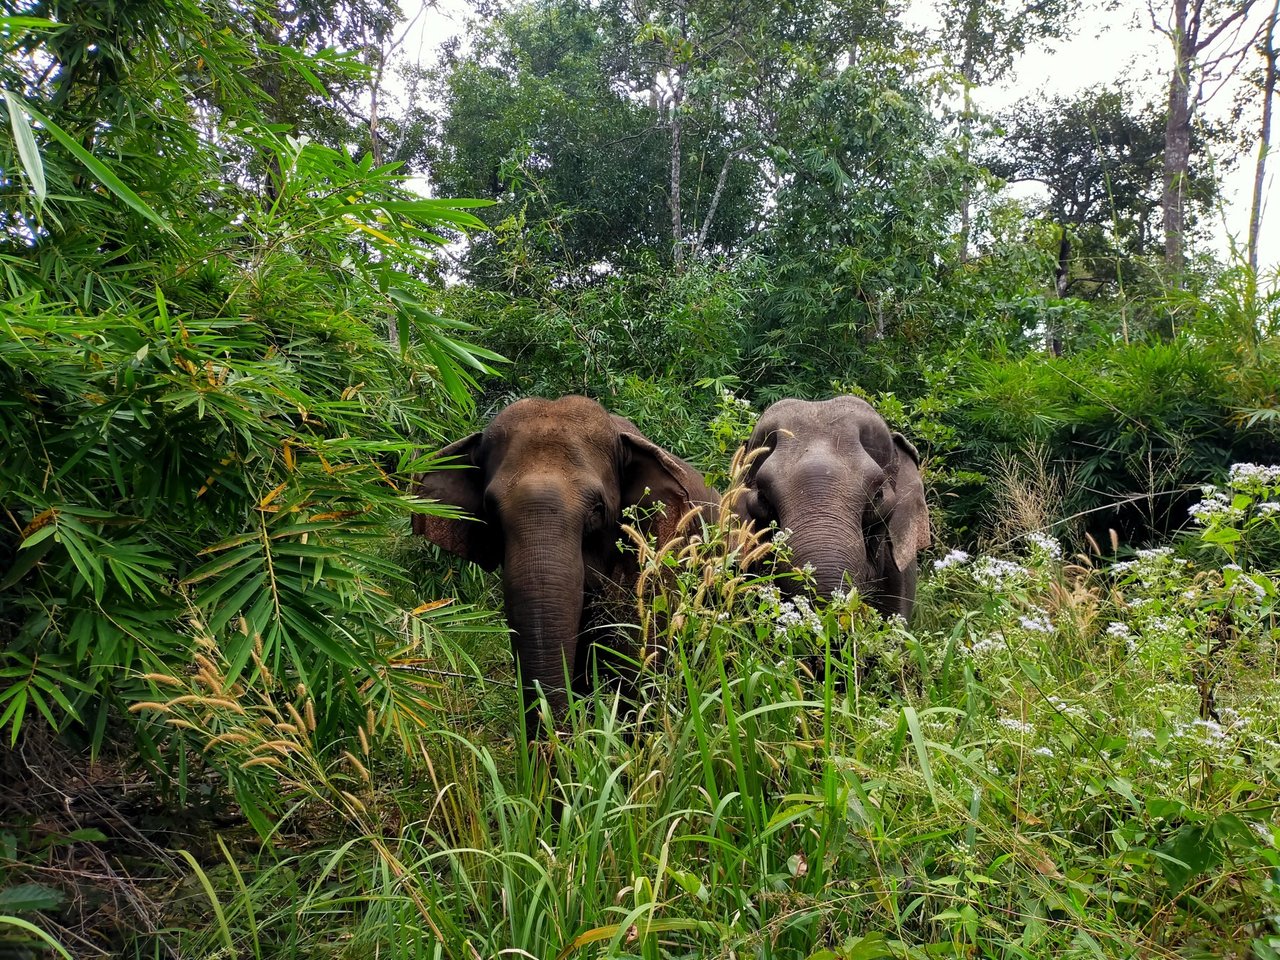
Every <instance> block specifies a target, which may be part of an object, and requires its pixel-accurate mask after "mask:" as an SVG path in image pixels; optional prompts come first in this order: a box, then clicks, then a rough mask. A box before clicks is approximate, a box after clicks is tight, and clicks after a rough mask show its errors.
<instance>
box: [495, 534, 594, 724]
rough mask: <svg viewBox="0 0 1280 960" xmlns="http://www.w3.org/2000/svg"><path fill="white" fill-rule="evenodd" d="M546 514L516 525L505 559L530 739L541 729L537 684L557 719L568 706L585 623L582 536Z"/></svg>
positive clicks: (506, 589) (505, 582)
mask: <svg viewBox="0 0 1280 960" xmlns="http://www.w3.org/2000/svg"><path fill="white" fill-rule="evenodd" d="M561 526H565V524H561V523H556V522H555V521H554V520H550V519H549V518H548V517H546V516H545V515H541V516H537V515H535V516H532V517H530V519H529V522H525V523H517V524H513V525H512V526H511V527H509V528H508V531H507V532H508V537H507V544H506V551H505V559H504V563H503V592H504V600H505V606H506V613H507V623H508V625H509V626H510V627H511V643H512V647H513V649H514V651H515V657H516V664H517V666H518V667H519V670H520V677H521V683H522V687H523V699H524V709H525V729H526V733H527V734H528V736H529V739H531V740H532V739H536V737H537V733H538V715H537V712H536V705H537V702H538V692H537V686H536V685H540V686H541V687H542V693H543V695H544V696H545V697H546V698H547V704H548V706H549V707H550V708H551V713H552V717H553V718H555V719H559V718H561V717H563V716H564V714H565V711H566V710H567V708H568V691H567V689H566V683H567V681H571V680H572V678H573V675H574V661H575V657H576V655H577V645H578V633H579V631H580V630H581V627H582V607H583V576H584V564H583V559H582V552H581V549H580V547H579V546H578V544H579V543H580V542H581V539H582V538H581V534H580V532H577V531H572V532H571V531H568V530H561V529H559V528H560V527H561Z"/></svg>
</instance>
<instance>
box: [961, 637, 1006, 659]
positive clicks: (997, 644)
mask: <svg viewBox="0 0 1280 960" xmlns="http://www.w3.org/2000/svg"><path fill="white" fill-rule="evenodd" d="M1003 649H1004V642H1003V641H1002V640H1001V639H1000V638H999V637H983V638H982V639H981V640H975V641H974V643H973V646H972V647H970V648H969V652H970V653H971V654H973V655H974V656H975V657H985V656H987V655H988V654H992V653H996V652H998V651H1000V650H1003Z"/></svg>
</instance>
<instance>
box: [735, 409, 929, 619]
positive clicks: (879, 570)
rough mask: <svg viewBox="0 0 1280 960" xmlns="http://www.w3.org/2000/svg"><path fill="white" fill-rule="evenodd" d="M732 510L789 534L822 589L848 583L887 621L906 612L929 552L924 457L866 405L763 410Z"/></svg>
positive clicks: (800, 561) (826, 592) (797, 558)
mask: <svg viewBox="0 0 1280 960" xmlns="http://www.w3.org/2000/svg"><path fill="white" fill-rule="evenodd" d="M759 448H763V451H761V452H759V453H758V454H757V455H756V457H755V459H754V460H752V461H751V463H750V465H749V467H748V470H747V476H746V478H745V482H744V485H745V487H746V489H745V491H744V492H743V493H742V495H741V496H740V497H739V498H738V500H737V502H736V503H735V504H734V511H735V512H736V513H737V514H738V515H739V517H741V518H742V519H743V520H745V521H749V522H753V523H754V524H755V525H757V526H758V527H765V526H767V525H769V524H770V523H771V522H775V521H776V523H777V525H778V527H780V528H782V529H786V530H789V531H790V533H789V534H788V536H787V541H786V542H787V544H788V545H789V546H790V548H791V558H792V563H793V564H794V565H795V566H797V567H806V566H811V567H812V572H813V578H814V582H815V585H816V587H817V590H818V592H819V593H820V594H821V595H823V596H826V597H830V596H831V595H832V594H833V593H834V592H835V591H837V590H840V589H847V585H848V584H851V585H852V586H854V587H857V589H858V592H859V594H861V595H862V596H863V597H864V598H866V600H867V602H868V603H869V604H870V605H871V606H873V607H874V608H876V609H877V610H879V611H880V612H881V613H882V614H884V615H886V616H889V615H892V614H900V615H901V616H902V617H903V618H904V619H909V618H910V616H911V608H912V606H913V604H914V602H915V593H916V577H917V574H918V566H917V561H916V554H917V553H918V552H919V551H920V550H922V549H924V548H925V547H927V546H929V542H930V537H929V511H928V507H927V506H926V504H925V498H924V484H923V483H922V482H921V480H920V469H919V465H920V455H919V453H917V452H916V448H915V447H914V446H912V445H911V443H910V442H909V441H908V440H907V439H906V438H905V437H904V436H902V434H900V433H897V432H894V431H892V430H890V429H889V426H888V424H887V423H885V421H884V418H882V417H881V416H880V415H879V414H878V413H876V411H875V410H874V409H873V408H872V406H871V405H870V404H869V403H867V402H866V401H864V400H862V399H860V398H858V397H853V396H839V397H834V398H832V399H830V400H818V401H806V400H794V399H787V400H780V401H778V402H777V403H775V404H773V405H772V406H770V407H769V408H768V409H766V410H765V411H764V413H763V414H761V416H760V419H759V421H758V422H757V424H756V427H755V430H754V431H753V432H752V434H751V439H750V440H749V441H748V444H747V448H746V449H747V450H748V451H754V450H758V449H759Z"/></svg>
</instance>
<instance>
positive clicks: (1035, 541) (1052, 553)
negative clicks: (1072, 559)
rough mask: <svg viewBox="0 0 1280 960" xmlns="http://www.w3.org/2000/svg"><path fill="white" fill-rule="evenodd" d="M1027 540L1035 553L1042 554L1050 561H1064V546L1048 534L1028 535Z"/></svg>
mask: <svg viewBox="0 0 1280 960" xmlns="http://www.w3.org/2000/svg"><path fill="white" fill-rule="evenodd" d="M1026 540H1027V542H1028V543H1029V544H1031V549H1032V552H1033V553H1038V554H1041V555H1043V556H1044V557H1046V558H1047V559H1049V560H1061V559H1062V544H1060V543H1059V542H1058V541H1057V540H1056V539H1054V538H1053V537H1051V536H1049V535H1048V534H1044V533H1038V532H1036V533H1028V534H1027V536H1026Z"/></svg>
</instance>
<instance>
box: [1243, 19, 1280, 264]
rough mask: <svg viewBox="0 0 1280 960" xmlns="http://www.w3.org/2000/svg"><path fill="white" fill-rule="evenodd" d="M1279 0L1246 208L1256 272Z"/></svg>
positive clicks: (1270, 30)
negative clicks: (1249, 199) (1254, 162)
mask: <svg viewBox="0 0 1280 960" xmlns="http://www.w3.org/2000/svg"><path fill="white" fill-rule="evenodd" d="M1278 17H1280V0H1276V3H1275V5H1274V6H1273V7H1272V8H1271V18H1270V19H1269V20H1268V21H1267V39H1266V43H1265V44H1264V46H1263V48H1262V55H1263V56H1264V57H1265V58H1266V62H1267V66H1266V69H1267V73H1266V76H1265V78H1264V80H1263V83H1262V131H1261V133H1260V135H1259V137H1258V163H1257V166H1256V167H1255V168H1254V173H1253V205H1252V207H1251V208H1250V210H1249V268H1250V269H1251V270H1253V272H1254V273H1255V274H1256V273H1257V272H1258V232H1259V230H1260V229H1261V228H1262V187H1263V183H1264V182H1265V180H1266V175H1267V154H1268V153H1270V152H1271V101H1272V99H1273V98H1274V97H1275V93H1276V45H1275V33H1276V19H1277V18H1278Z"/></svg>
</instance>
